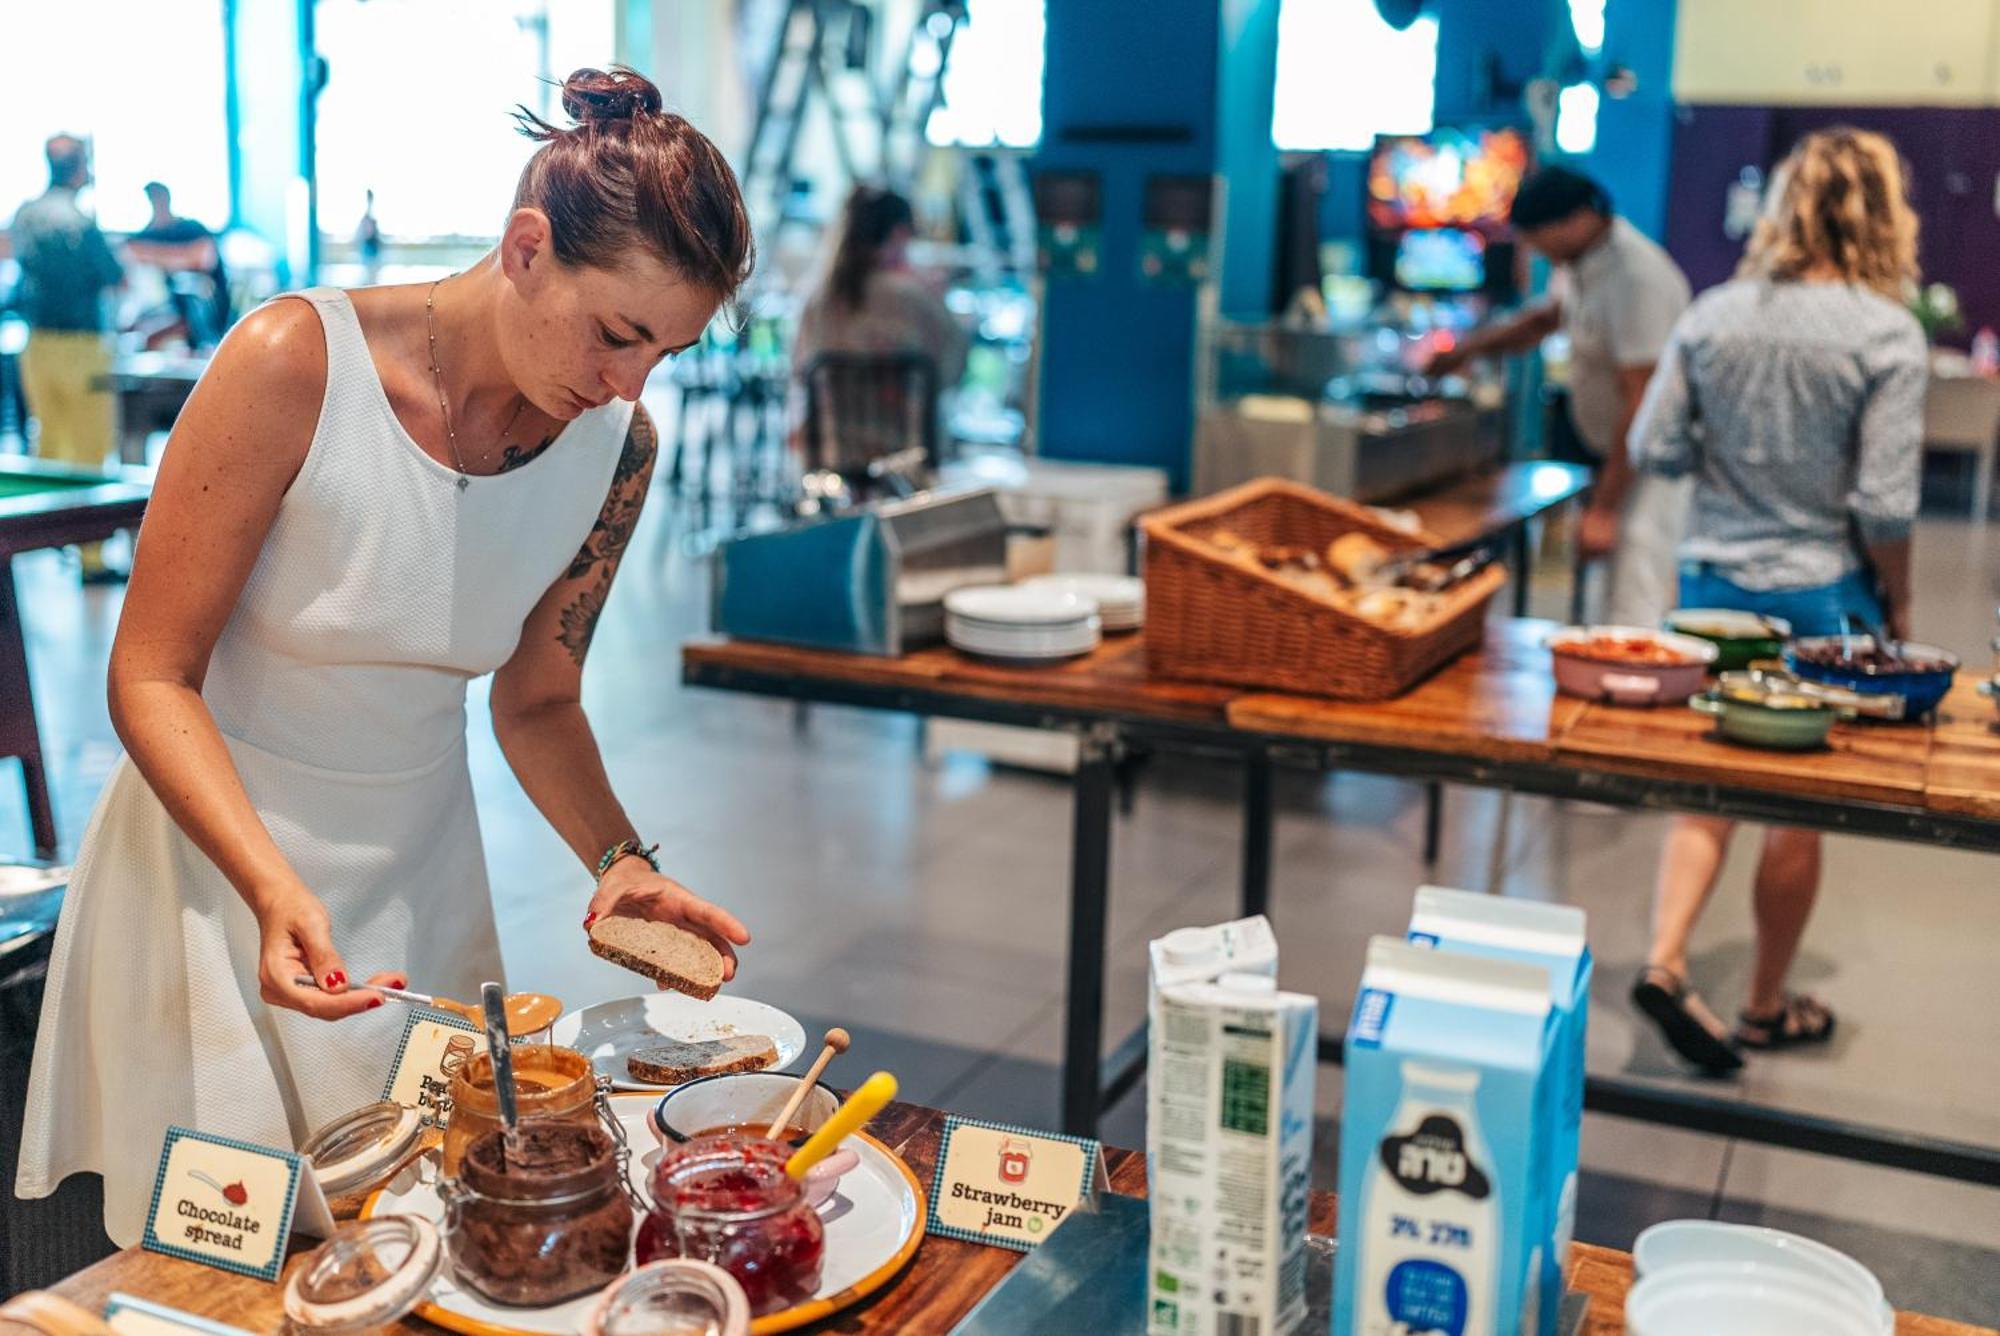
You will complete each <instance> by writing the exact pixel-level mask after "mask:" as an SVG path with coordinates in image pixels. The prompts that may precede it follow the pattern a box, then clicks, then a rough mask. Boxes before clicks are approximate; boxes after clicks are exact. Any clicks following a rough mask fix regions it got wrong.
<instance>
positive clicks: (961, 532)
mask: <svg viewBox="0 0 2000 1336" xmlns="http://www.w3.org/2000/svg"><path fill="white" fill-rule="evenodd" d="M1006 577H1007V523H1006V521H1005V520H1004V519H1003V518H1002V517H1001V514H1000V506H999V502H998V501H997V499H996V495H995V492H994V490H993V489H992V488H990V487H979V488H939V489H936V490H933V491H928V492H920V493H918V494H917V495H916V496H912V497H908V498H905V499H900V500H894V501H878V502H874V503H871V504H869V505H865V506H862V507H859V508H857V509H855V510H851V511H845V512H842V513H840V514H837V515H833V516H829V517H826V518H822V519H814V520H807V521H803V522H801V523H797V524H793V525H790V526H788V527H786V528H783V529H776V530H773V531H771V532H769V533H760V534H749V535H745V536H742V537H738V538H734V539H731V540H729V541H728V542H725V543H724V544H722V546H721V547H720V548H718V549H717V550H716V561H715V583H714V588H713V590H712V591H711V595H710V624H711V625H712V626H713V628H714V629H715V630H716V631H718V632H720V633H722V634H724V635H729V636H736V637H739V638H741V639H745V640H770V641H778V642H780V643H784V644H790V645H811V646H814V647H817V648H822V649H846V650H854V651H856V652H857V653H862V654H886V655H896V654H906V653H908V652H909V651H911V650H913V649H921V648H922V647H923V646H925V645H930V644H936V643H938V642H940V641H942V640H943V639H944V596H945V595H946V594H948V593H950V592H951V591H952V590H954V589H957V588H960V587H961V586H964V585H975V584H999V583H1001V582H1002V581H1004V580H1005V579H1006Z"/></svg>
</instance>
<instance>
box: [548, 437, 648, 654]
mask: <svg viewBox="0 0 2000 1336" xmlns="http://www.w3.org/2000/svg"><path fill="white" fill-rule="evenodd" d="M658 449H659V436H658V434H657V433H656V432H655V431H654V429H653V420H652V419H651V418H650V417H648V416H647V415H646V411H645V410H644V409H643V408H636V409H634V410H633V413H632V427H631V430H630V431H628V432H627V433H626V436H625V448H624V450H622V451H621V452H620V453H619V455H618V467H617V468H616V469H614V470H613V471H612V474H611V490H610V491H609V492H608V493H606V495H605V498H604V508H603V509H602V510H601V511H599V512H598V515H597V523H596V524H595V525H593V526H592V527H591V530H590V536H589V537H588V538H586V539H584V540H583V546H582V547H581V548H579V549H578V550H577V554H576V556H575V558H574V559H573V560H571V562H570V564H569V570H568V571H566V572H565V573H564V577H563V578H565V579H568V580H581V579H585V578H586V577H587V578H589V580H590V583H589V584H588V585H586V586H585V587H584V589H583V592H581V593H579V594H578V595H577V596H576V597H575V598H573V599H571V600H570V602H569V603H568V604H567V605H566V606H565V607H564V608H563V610H562V629H561V630H560V631H559V632H558V633H557V635H556V639H557V640H559V641H561V642H562V644H563V647H564V648H566V649H567V650H569V653H570V657H571V658H572V659H574V660H576V665H577V667H579V668H581V667H582V666H583V659H584V655H586V654H588V653H589V652H590V640H591V637H592V636H593V635H595V634H596V633H597V618H598V616H599V615H600V614H601V613H603V611H604V600H605V598H606V597H607V596H608V595H609V594H610V592H611V577H612V576H613V575H615V574H617V571H618V562H619V559H620V558H621V557H623V556H624V555H625V545H626V544H627V543H629V542H631V541H632V530H633V529H634V528H635V527H636V526H637V525H638V523H639V511H640V509H641V508H642V507H643V506H644V505H645V503H646V485H647V483H648V482H650V481H651V478H652V464H653V456H654V454H655V453H657V451H658Z"/></svg>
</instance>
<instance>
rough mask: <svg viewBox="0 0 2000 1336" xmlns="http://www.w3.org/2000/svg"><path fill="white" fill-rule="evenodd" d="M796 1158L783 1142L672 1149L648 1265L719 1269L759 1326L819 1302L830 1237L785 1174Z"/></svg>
mask: <svg viewBox="0 0 2000 1336" xmlns="http://www.w3.org/2000/svg"><path fill="white" fill-rule="evenodd" d="M791 1153H792V1148H791V1147H789V1146H787V1145H785V1144H783V1143H782V1142H777V1141H771V1140H768V1139H767V1138H764V1137H758V1136H744V1135H741V1134H739V1133H734V1132H725V1133H719V1134H712V1135H708V1136H699V1137H695V1138H694V1139H693V1140H690V1141H687V1142H685V1143H683V1144H682V1145H679V1146H674V1147H670V1148H669V1149H668V1150H667V1152H666V1154H665V1155H664V1156H663V1157H662V1158H661V1160H660V1163H659V1167H658V1168H657V1169H655V1170H654V1171H653V1209H652V1212H651V1213H650V1214H649V1215H647V1217H646V1219H645V1222H644V1223H643V1224H641V1225H640V1226H639V1238H638V1243H637V1250H636V1251H637V1259H638V1262H639V1265H641V1266H644V1265H645V1264H646V1263H648V1262H652V1261H657V1260H658V1259H660V1258H663V1257H688V1258H693V1259H694V1260H695V1261H698V1262H713V1263H714V1264H715V1265H716V1266H719V1267H721V1268H722V1269H723V1270H724V1271H727V1272H728V1273H729V1274H730V1275H732V1276H734V1277H735V1278H736V1281H737V1283H738V1284H740V1285H742V1287H743V1293H744V1295H745V1297H747V1298H748V1299H749V1301H750V1311H751V1313H752V1314H754V1315H756V1316H759V1317H761V1316H763V1315H765V1314H767V1313H775V1312H779V1311H780V1310H782V1309H786V1308H790V1307H793V1306H794V1305H797V1304H802V1303H804V1302H806V1301H807V1300H808V1299H811V1298H812V1297H813V1295H814V1294H815V1293H816V1292H817V1291H818V1289H819V1272H820V1263H821V1261H822V1260H823V1259H824V1258H825V1256H826V1232H825V1230H824V1229H823V1228H822V1226H821V1225H820V1221H819V1215H818V1213H817V1212H816V1211H814V1210H813V1208H812V1207H811V1206H809V1205H807V1204H806V1199H805V1193H804V1190H803V1189H802V1188H801V1187H800V1185H799V1184H798V1182H797V1181H796V1180H794V1179H792V1178H791V1177H789V1176H788V1175H787V1174H786V1173H785V1161H786V1160H787V1159H788V1158H790V1156H791Z"/></svg>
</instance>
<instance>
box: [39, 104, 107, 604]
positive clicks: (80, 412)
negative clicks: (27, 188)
mask: <svg viewBox="0 0 2000 1336" xmlns="http://www.w3.org/2000/svg"><path fill="white" fill-rule="evenodd" d="M44 151H45V152H46V154H47V156H48V162H49V188H48V190H47V191H46V192H44V193H43V194H41V195H40V196H38V197H36V198H35V199H32V200H29V201H28V202H27V203H26V204H23V205H22V206H21V208H20V210H19V211H18V212H17V213H15V215H14V223H13V227H12V229H11V240H12V244H13V248H14V258H15V260H16V261H18V262H19V264H20V266H21V287H22V292H21V302H20V305H21V311H22V314H23V315H24V316H25V317H26V318H27V322H28V346H27V347H26V348H25V349H24V350H23V351H22V353H21V388H22V393H23V395H24V396H25V397H26V399H27V401H28V411H29V413H30V414H31V415H33V417H34V418H35V420H36V421H37V422H38V423H39V424H40V427H39V432H38V434H37V435H36V437H35V449H36V452H37V453H38V454H40V455H42V456H43V457H45V458H48V459H55V460H62V461H65V462H68V463H72V464H78V465H81V466H83V467H85V468H92V469H95V468H101V467H103V465H104V459H105V456H107V455H108V454H110V453H111V448H112V444H113V440H114V438H115V436H116V433H117V425H118V424H117V404H116V403H115V402H114V400H113V399H112V397H111V392H110V391H109V390H107V389H102V388H100V387H99V385H100V382H101V380H102V378H103V377H104V376H105V375H106V374H108V373H109V372H110V370H111V351H112V350H111V342H110V333H109V332H110V312H109V310H108V305H109V303H108V302H107V300H106V298H107V297H108V296H109V294H110V293H111V291H112V290H113V289H115V288H117V287H118V285H119V284H120V283H122V282H123V281H124V277H125V275H124V270H123V269H122V268H121V267H120V266H119V263H118V259H117V257H116V256H114V255H113V254H112V253H111V247H110V245H109V243H107V242H106V241H105V239H104V233H102V232H100V231H99V230H98V227H97V222H96V220H95V219H93V218H92V217H91V216H90V215H89V214H86V213H85V212H84V211H83V210H82V208H81V207H79V205H78V204H77V193H78V192H79V191H81V190H82V189H83V188H84V187H85V186H87V185H89V184H90V150H89V147H88V146H87V145H86V144H85V143H84V142H83V140H81V139H79V138H77V137H76V136H75V135H67V134H61V135H56V136H55V137H54V138H52V139H50V140H49V141H48V144H47V146H46V148H45V150H44ZM81 552H82V556H83V579H84V582H85V583H87V584H94V583H99V582H102V581H107V580H116V579H118V578H120V577H119V575H118V574H117V573H116V572H114V571H112V570H110V569H109V568H108V567H106V566H105V564H104V558H103V556H102V554H101V550H100V546H99V545H98V544H96V543H89V544H85V545H84V546H83V548H82V549H81Z"/></svg>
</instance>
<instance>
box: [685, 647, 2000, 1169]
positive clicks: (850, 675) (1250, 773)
mask: <svg viewBox="0 0 2000 1336" xmlns="http://www.w3.org/2000/svg"><path fill="white" fill-rule="evenodd" d="M1553 629H1554V627H1553V625H1552V624H1551V623H1547V622H1539V621H1531V620H1525V619H1509V620H1502V621H1497V622H1494V623H1492V624H1490V625H1489V626H1488V627H1487V628H1486V639H1485V643H1484V645H1483V647H1482V648H1481V649H1480V650H1479V651H1477V652H1475V653H1472V654H1467V655H1465V656H1463V657H1461V658H1459V659H1458V660H1456V661H1455V662H1453V663H1451V664H1449V665H1448V666H1446V667H1445V668H1444V669H1442V670H1441V671H1439V672H1437V673H1435V674H1433V675H1432V676H1431V677H1429V678H1427V679H1425V680H1424V681H1422V682H1420V683H1419V684H1418V685H1417V686H1416V687H1415V688H1413V689H1411V690H1410V691H1408V692H1406V693H1405V694H1403V695H1401V696H1399V697H1397V698H1395V699H1392V700H1387V701H1376V702H1340V701H1329V700H1324V699H1319V698H1308V697H1298V696H1283V695H1273V694H1270V693H1265V692H1257V691H1250V690H1246V689H1243V688H1237V687H1229V686H1220V685H1211V684H1204V683H1199V682H1181V681H1168V680H1164V679H1160V678H1156V677H1154V676H1152V675H1151V674H1150V672H1149V671H1148V668H1147V661H1146V645H1145V633H1144V632H1140V633H1138V634H1134V635H1125V636H1118V637H1113V638H1109V639H1107V640H1106V641H1105V642H1104V643H1103V644H1102V645H1101V646H1100V647H1099V648H1098V649H1096V650H1094V651H1093V652H1091V653H1089V654H1087V655H1084V656H1082V657H1080V658H1077V659H1074V660H1071V661H1069V662H1067V663H1063V664H1059V665H1054V666H1039V667H1026V668H1021V667H1008V666H1002V665H999V664H995V663H990V662H986V661H982V660H979V659H974V658H969V657H967V656H965V655H963V654H960V653H958V652H957V651H955V650H951V649H948V648H942V647H939V648H932V649H925V650H920V651H918V652H916V653H913V654H908V655H904V656H902V657H900V658H893V659H881V658H872V657H868V656H863V655H852V654H840V653H829V652H823V651H812V650H801V649H794V648H787V647H784V646H775V645H762V644H752V643H747V642H736V641H712V642H696V643H691V644H689V645H688V646H687V647H686V648H685V649H684V651H683V657H682V678H683V680H684V681H685V682H686V683H688V684H689V685H693V686H705V687H713V688H718V689H722V690H729V691H739V692H747V693H751V694H756V695H765V696H775V697H780V698H784V699H790V700H796V701H809V702H820V703H827V704H845V705H856V706H863V707H868V708H875V709H887V710H900V711H907V712H910V713H914V714H919V715H925V716H938V717H945V718H957V719H972V720H979V721H983V722H987V723H997V724H1013V725H1019V726H1025V727H1034V728H1047V729H1060V730H1064V731H1067V732H1070V733H1073V734H1074V735H1075V736H1076V737H1077V739H1078V742H1079V762H1078V765H1077V770H1076V776H1075V787H1074V792H1073V804H1074V806H1073V813H1074V818H1073V819H1074V825H1073V843H1072V851H1071V876H1070V924H1069V960H1068V974H1067V999H1068V1003H1067V1016H1066V1024H1065V1037H1064V1055H1063V1121H1064V1125H1065V1128H1066V1130H1068V1131H1071V1132H1079V1133H1087V1132H1088V1131H1089V1130H1090V1129H1091V1128H1094V1127H1095V1126H1096V1122H1097V1118H1098V1115H1099V1113H1100V1112H1101V1110H1102V1109H1104V1108H1106V1107H1108V1106H1109V1105H1110V1104H1111V1103H1112V1102H1114V1101H1115V1100H1117V1099H1118V1098H1120V1097H1121V1096H1122V1095H1123V1094H1124V1093H1125V1091H1126V1090H1128V1089H1130V1088H1131V1085H1132V1083H1133V1082H1134V1081H1135V1080H1136V1079H1137V1076H1138V1074H1139V1071H1140V1070H1141V1068H1142V1067H1143V1065H1144V1056H1145V1036H1144V1031H1143V1029H1141V1030H1140V1031H1139V1032H1137V1033H1135V1034H1134V1035H1132V1036H1128V1037H1126V1038H1125V1039H1124V1040H1122V1041H1121V1042H1120V1043H1118V1044H1117V1045H1116V1046H1115V1049H1114V1051H1113V1052H1112V1053H1111V1055H1110V1056H1109V1057H1105V1056H1104V1034H1103V991H1104V976H1105V969H1104V954H1105V949H1106V925H1107V920H1108V913H1109V895H1110V871H1111V866H1110V858H1111V838H1110V837H1111V823H1112V813H1113V807H1114V803H1113V797H1114V788H1115V779H1116V773H1117V765H1118V761H1119V759H1120V758H1121V756H1122V755H1124V754H1125V753H1126V752H1127V751H1128V750H1129V749H1130V748H1132V747H1150V748H1168V749H1174V750H1184V751H1186V752H1189V753H1191V754H1194V755H1199V756H1205V757H1212V758H1216V759H1219V760H1222V761H1224V762H1225V763H1232V764H1238V765H1241V766H1242V767H1243V774H1244V838H1243V879H1242V897H1241V909H1242V912H1243V913H1245V914H1254V913H1262V912H1264V911H1265V910H1266V909H1267V908H1268V907H1269V905H1270V903H1271V884H1270V883H1271V842H1272V822H1273V813H1272V773H1273V769H1274V766H1275V765H1276V764H1278V763H1280V762H1282V763H1284V764H1287V765H1306V766H1317V767H1320V768H1324V769H1330V770H1360V771H1370V772H1375V773H1380V774H1390V775H1397V776H1401V777H1404V778H1407V779H1412V780H1416V781H1419V782H1422V783H1426V784H1434V785H1435V784H1469V785H1475V786H1478V787H1483V788H1492V789H1499V790H1503V791H1510V792H1520V793H1532V794H1539V795H1542V796H1547V797H1555V798H1572V799H1581V800H1587V801H1592V802H1598V803H1609V804H1614V805H1619V806H1625V807H1631V808H1637V809H1647V810H1672V811H1684V812H1695V813H1706V814H1711V815H1717V816H1730V817H1736V818H1740V819H1742V820H1747V821H1760V822H1775V823H1780V824H1786V825H1793V826H1804V827H1811V828H1815V829H1820V830H1830V831H1837V832H1846V833H1850V834H1862V835H1872V836H1877V837H1881V838H1888V839H1901V840H1912V841H1917V842H1921V843H1927V844H1937V845H1945V846H1951V847H1958V848H1966V849H1977V850H1983V851H1986V852H2000V785H1995V784H1993V783H1992V781H1993V780H1994V779H2000V732H1996V731H1995V729H1994V727H1993V718H1994V715H1993V706H1992V703H1991V702H1989V701H1986V700H1984V699H1982V698H1981V697H1980V696H1978V695H1977V694H1976V692H1975V690H1974V688H1973V686H1972V685H1971V684H1970V683H1961V684H1960V685H1959V686H1958V687H1957V688H1955V689H1954V690H1953V692H1952V694H1951V695H1950V696H1948V697H1947V698H1946V700H1945V702H1944V705H1943V707H1942V708H1941V709H1940V711H1939V713H1938V717H1937V719H1936V720H1935V721H1934V722H1930V723H1924V724H1895V725H1888V724H1872V723H1861V722H1856V723H1840V724H1836V725H1835V726H1834V727H1833V730H1832V733H1831V735H1830V738H1829V745H1828V746H1827V747H1826V748H1825V749H1823V750H1820V751H1812V752H1790V753H1786V752H1771V751H1761V750H1754V749H1751V748H1748V747H1740V746H1735V745H1731V744H1727V743H1723V742H1719V741H1716V740H1713V739H1711V738H1709V737H1708V736H1707V734H1708V730H1709V724H1708V722H1707V720H1705V719H1704V718H1702V717H1701V716H1699V715H1696V714H1694V713H1692V712H1690V711H1687V710H1682V709H1663V710H1635V709H1628V708H1622V707H1617V706H1610V705H1601V704H1595V703H1591V702H1586V701H1583V700H1580V699H1576V698H1573V697H1569V696H1563V695H1559V694H1557V692H1556V689H1555V681H1554V676H1553V671H1552V667H1551V663H1550V657H1549V653H1548V650H1547V649H1546V648H1545V647H1544V644H1543V642H1544V641H1545V640H1546V638H1547V637H1548V635H1549V634H1550V632H1551V631H1552V630H1553ZM1322 1052H1323V1054H1324V1055H1325V1056H1327V1057H1329V1058H1330V1059H1336V1060H1337V1058H1338V1055H1339V1050H1338V1044H1337V1042H1330V1043H1323V1044H1322ZM1587 1103H1588V1107H1591V1108H1594V1109H1597V1110H1599V1111H1603V1112H1610V1113H1616V1114H1620V1115H1623V1116H1628V1117H1635V1118H1641V1119H1645V1120H1648V1121H1654V1122H1659V1123H1663V1124H1667V1125H1673V1126H1680V1127H1688V1128H1694V1129H1697V1130H1701V1131H1706V1132H1710V1133H1714V1134H1718V1135H1728V1136H1737V1137H1742V1138H1745V1139H1748V1140H1754V1141H1759V1142H1763V1143H1766V1144H1772V1145H1780V1146H1787V1147H1790V1148H1793V1149H1800V1150H1809V1151H1816V1152H1820V1153H1825V1154H1833V1155H1840V1156H1843V1157H1846V1158H1851V1159H1857V1160H1863V1161H1867V1162H1870V1163H1875V1164H1882V1165H1888V1166H1892V1167H1897V1168H1903V1169H1913V1170H1917V1171H1919V1172H1927V1173H1934V1174H1940V1175H1943V1176H1946V1177H1952V1178H1959V1179H1963V1180H1966V1181H1972V1182H1981V1183H1989V1184H1994V1183H2000V1148H1996V1147H1991V1146H1977V1145H1968V1144H1963V1143H1957V1142H1949V1141H1942V1140H1939V1139H1936V1138H1930V1137H1923V1136H1915V1135H1912V1134H1909V1133H1906V1132H1903V1131H1900V1130H1896V1129H1885V1128H1877V1127H1870V1126H1865V1125H1860V1124H1855V1123H1850V1122H1845V1121H1841V1120H1838V1119H1834V1118H1829V1117H1824V1116H1819V1115H1815V1114H1808V1113H1804V1112H1801V1111H1796V1110H1788V1109H1779V1108H1774V1107H1767V1106H1762V1105H1753V1104H1746V1103H1743V1102H1741V1101H1739V1100H1736V1099H1734V1098H1729V1097H1725V1096H1721V1095H1716V1094H1711V1093H1708V1092H1706V1091H1694V1090H1689V1089H1685V1088H1680V1087H1675V1086H1672V1085H1666V1084H1662V1083H1658V1082H1639V1081H1628V1080H1618V1079H1610V1078H1592V1080H1591V1083H1590V1085H1589V1088H1588V1091H1587Z"/></svg>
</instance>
